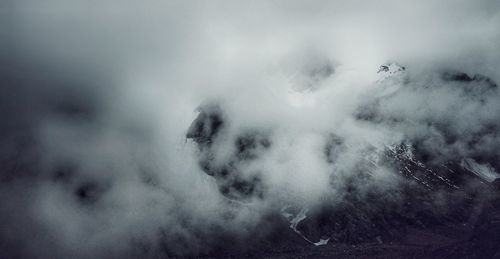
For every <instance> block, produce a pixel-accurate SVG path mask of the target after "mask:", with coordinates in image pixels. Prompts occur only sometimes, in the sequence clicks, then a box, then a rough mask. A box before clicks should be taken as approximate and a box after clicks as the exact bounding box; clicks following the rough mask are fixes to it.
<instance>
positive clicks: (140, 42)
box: [0, 0, 500, 258]
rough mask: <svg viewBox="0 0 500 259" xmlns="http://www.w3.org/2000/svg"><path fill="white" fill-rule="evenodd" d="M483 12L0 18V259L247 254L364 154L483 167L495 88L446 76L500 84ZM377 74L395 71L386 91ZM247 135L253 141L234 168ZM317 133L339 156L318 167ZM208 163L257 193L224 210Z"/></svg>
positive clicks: (136, 4) (264, 10)
mask: <svg viewBox="0 0 500 259" xmlns="http://www.w3.org/2000/svg"><path fill="white" fill-rule="evenodd" d="M499 10H500V4H499V3H498V2H497V1H494V0H491V1H487V0H484V1H461V0H460V1H451V0H450V1H439V3H437V2H436V1H418V2H412V3H409V2H404V1H373V2H366V1H319V0H318V1H246V2H234V1H211V2H209V1H205V2H195V1H152V0H151V1H132V0H128V1H113V0H107V1H77V0H72V1H62V0H52V1H51V0H42V1H40V0H37V1H35V0H33V1H30V0H21V1H13V0H12V1H9V0H7V1H3V2H2V3H0V16H1V17H2V18H1V19H2V20H1V23H0V30H1V35H2V36H0V43H1V45H0V47H1V50H0V61H1V70H0V71H1V72H0V73H1V79H0V80H1V81H2V82H1V83H0V91H1V94H0V111H1V115H2V118H3V122H2V123H1V124H0V154H1V155H0V158H1V162H0V163H1V164H2V166H1V180H2V183H1V186H0V196H1V198H0V201H1V202H0V215H1V216H0V222H1V223H0V227H1V229H2V231H1V232H2V234H1V239H2V242H1V246H0V249H1V250H3V251H4V252H5V253H6V254H9V255H12V257H16V256H17V257H23V258H28V257H29V258H47V257H50V258H68V257H73V258H88V257H95V258H111V257H118V256H120V257H132V258H133V257H139V256H145V257H155V256H158V255H169V256H195V255H199V254H204V253H209V252H210V251H213V249H215V248H219V247H221V246H223V247H224V246H225V245H226V244H227V243H228V242H227V240H232V242H233V246H238V245H241V246H245V244H248V243H250V242H251V241H250V240H253V239H258V238H259V237H265V236H266V235H267V234H268V232H270V231H271V229H272V227H266V226H272V225H273V224H275V222H274V220H273V219H269V215H273V214H275V213H279V210H280V209H281V208H283V207H285V206H292V207H296V208H303V207H307V208H310V209H314V208H316V207H318V206H321V205H322V204H323V203H324V202H325V200H327V201H328V202H331V200H332V199H334V200H337V201H338V200H339V199H340V200H341V199H342V197H344V195H345V190H346V186H347V182H348V181H350V179H351V177H352V176H353V175H354V174H355V173H357V172H358V171H359V170H362V169H360V167H362V166H365V165H364V162H363V161H364V159H366V157H368V156H373V157H374V158H373V160H374V161H378V160H379V159H380V158H378V157H379V156H380V154H381V152H382V151H381V150H384V149H385V148H387V147H388V146H390V145H397V144H399V143H402V142H404V141H408V140H409V141H415V142H418V143H420V144H419V148H420V149H422V150H425V152H427V153H430V154H431V157H432V159H431V160H432V163H439V162H442V161H448V160H453V159H458V160H460V159H461V158H474V159H476V160H477V161H479V162H481V163H484V164H487V163H489V166H491V167H492V168H494V169H492V170H499V169H500V165H499V164H498V162H496V164H494V163H492V162H490V161H498V156H499V152H498V147H499V146H500V139H499V137H498V133H497V130H496V129H497V127H498V126H499V125H498V124H499V123H500V122H498V117H497V114H499V112H500V102H499V101H498V100H499V99H498V98H499V93H498V89H497V87H496V86H495V87H493V86H491V84H490V83H489V81H485V80H486V79H484V78H483V77H480V79H478V80H476V81H473V83H477V84H478V85H479V86H480V87H479V88H475V89H472V90H471V89H468V88H467V87H468V86H464V84H465V83H464V82H457V81H456V80H455V81H453V80H448V81H446V80H444V79H443V76H442V75H443V73H448V72H450V71H451V72H453V71H459V72H463V73H466V74H467V75H468V76H469V77H470V79H471V80H472V79H473V77H474V75H475V74H480V75H483V76H484V77H487V78H489V79H488V80H491V82H500V75H499V74H498V71H500V52H498V46H499V45H500V11H499ZM387 62H389V63H390V62H395V63H397V64H400V65H401V66H404V67H405V69H404V71H400V72H398V73H397V74H396V75H395V76H394V77H391V78H390V79H384V75H383V74H384V73H377V71H378V70H379V67H380V66H381V65H383V64H386V63H387ZM478 78H479V77H478ZM471 80H469V81H471ZM471 84H472V83H471ZM457 89H458V90H457ZM478 89H479V90H478ZM211 105H213V106H211ZM206 107H217V109H220V111H221V113H222V115H221V116H223V120H224V124H223V125H224V126H223V128H222V131H221V133H220V134H218V135H217V137H216V138H215V139H214V140H213V141H212V142H211V144H210V146H209V147H207V148H204V149H203V148H200V145H199V143H196V142H195V141H193V140H192V139H187V138H186V134H187V133H188V129H189V128H190V126H191V124H192V122H193V121H194V120H195V119H196V118H197V116H198V115H199V114H200V113H202V112H203V111H204V110H206V109H208V108H206ZM360 114H361V115H360ZM366 114H368V115H366ZM361 117H362V118H369V119H360V118H361ZM248 132H250V133H251V134H254V133H255V134H257V135H258V136H263V138H264V139H265V141H268V142H269V143H268V144H262V146H259V147H258V148H256V149H255V150H253V151H252V152H255V153H252V155H255V158H252V159H249V160H248V161H246V160H245V161H239V160H238V161H236V160H234V154H235V148H237V147H235V144H234V143H235V141H236V140H237V138H238V136H239V135H240V134H246V133H248ZM332 136H334V137H333V139H337V138H338V139H340V143H342V144H340V145H338V148H332V150H333V151H331V152H330V151H328V152H325V148H327V146H328V144H327V143H329V142H331V141H332ZM450 138H451V139H453V140H450ZM265 143H267V142H265ZM370 150H371V151H370ZM207 156H208V157H210V163H213V164H214V165H217V166H219V165H225V164H229V163H231V166H232V168H235V169H236V170H237V171H238V173H239V174H240V175H239V176H238V177H241V178H242V179H244V180H249V179H258V181H259V183H260V185H259V186H261V187H259V188H262V190H261V194H260V195H256V194H255V193H251V195H249V196H248V197H246V198H245V199H243V200H241V199H238V198H234V197H236V196H238V195H239V194H236V196H235V195H233V196H231V195H230V196H231V197H233V198H234V199H233V198H228V196H227V195H224V193H222V192H221V190H220V184H221V182H220V181H219V180H218V179H217V178H214V177H212V176H210V175H207V173H206V172H204V171H203V169H202V168H201V167H200V165H199V164H200V160H202V159H203V158H206V157H207ZM370 159H371V158H370ZM370 161H371V160H370ZM371 170H372V171H373V175H374V178H373V179H374V180H373V181H372V182H370V183H369V184H368V185H369V186H371V187H366V188H377V189H378V190H381V191H383V192H390V191H391V190H394V189H397V188H399V184H400V182H401V181H402V180H401V179H400V177H399V176H397V175H395V174H393V173H392V172H393V171H392V170H393V169H391V168H386V167H385V166H380V167H377V168H376V169H371ZM364 184H365V183H359V186H360V189H363V188H364V187H363V186H365V185H364ZM373 186H375V187H373ZM229 192H232V191H229ZM229 194H231V193H229Z"/></svg>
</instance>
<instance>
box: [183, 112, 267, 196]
mask: <svg viewBox="0 0 500 259" xmlns="http://www.w3.org/2000/svg"><path fill="white" fill-rule="evenodd" d="M226 126H227V122H226V121H225V115H224V114H223V111H222V110H221V108H220V107H219V106H216V105H214V106H206V107H202V108H201V109H200V114H199V115H198V117H197V118H196V119H195V121H194V122H193V123H192V125H191V126H190V128H189V130H188V132H187V134H186V137H187V138H188V139H192V140H193V141H194V142H195V143H196V144H197V146H198V148H199V150H200V154H199V160H198V163H199V165H200V167H201V168H202V169H203V171H204V172H205V173H206V174H208V175H210V176H212V177H214V178H215V180H216V182H217V184H218V186H219V190H220V191H221V193H222V194H224V195H225V196H227V197H229V198H232V199H240V200H247V199H252V198H262V197H263V196H264V194H265V190H264V186H263V184H262V181H261V179H260V176H259V175H260V172H250V173H248V172H246V173H242V172H241V171H240V166H241V165H242V164H244V163H247V162H249V161H252V160H255V159H257V158H258V157H259V155H260V153H261V152H262V151H265V150H266V149H268V148H269V147H270V146H271V142H270V140H269V139H268V138H267V137H266V136H265V135H264V134H262V133H260V132H259V131H257V130H249V131H247V132H241V133H239V134H238V135H237V136H236V137H235V139H234V140H233V141H232V143H233V145H232V148H231V149H232V150H233V154H232V155H231V156H230V157H229V158H226V159H224V160H223V161H216V152H217V147H216V145H215V143H216V142H217V141H218V138H219V135H220V134H222V133H223V132H224V130H225V128H226Z"/></svg>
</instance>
